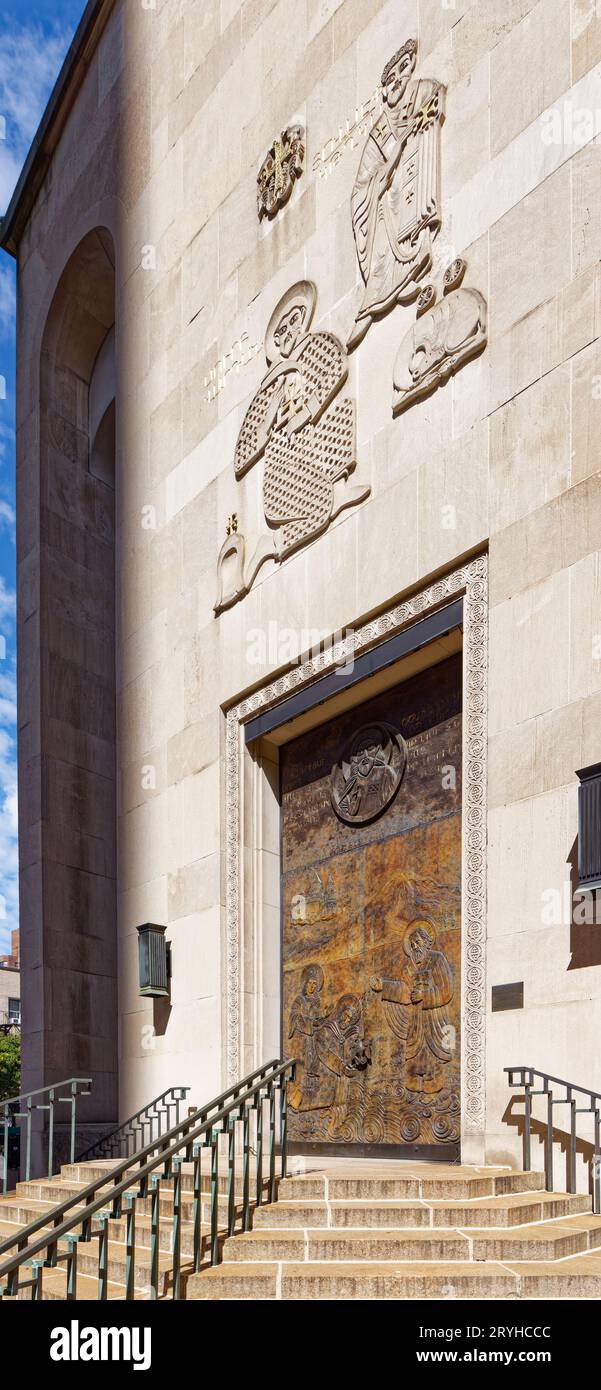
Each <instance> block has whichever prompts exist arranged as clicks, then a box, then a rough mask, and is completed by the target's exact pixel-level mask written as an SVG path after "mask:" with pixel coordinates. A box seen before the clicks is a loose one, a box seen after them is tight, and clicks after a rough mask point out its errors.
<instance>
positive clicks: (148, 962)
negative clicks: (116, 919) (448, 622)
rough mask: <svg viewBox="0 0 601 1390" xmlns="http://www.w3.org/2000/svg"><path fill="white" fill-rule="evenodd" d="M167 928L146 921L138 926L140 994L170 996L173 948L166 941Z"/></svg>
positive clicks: (160, 997) (160, 996) (154, 997)
mask: <svg viewBox="0 0 601 1390" xmlns="http://www.w3.org/2000/svg"><path fill="white" fill-rule="evenodd" d="M165 930H166V928H165V927H159V926H157V925H156V923H155V922H145V923H144V925H143V926H142V927H138V928H137V932H138V963H139V973H140V994H146V995H150V997H151V998H152V999H165V998H168V996H169V979H170V976H171V948H170V946H169V943H168V942H167V941H165Z"/></svg>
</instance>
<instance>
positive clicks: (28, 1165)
mask: <svg viewBox="0 0 601 1390" xmlns="http://www.w3.org/2000/svg"><path fill="white" fill-rule="evenodd" d="M25 1119H26V1120H27V1140H26V1149H25V1181H26V1182H29V1179H30V1177H31V1096H28V1097H27V1110H26V1114H25Z"/></svg>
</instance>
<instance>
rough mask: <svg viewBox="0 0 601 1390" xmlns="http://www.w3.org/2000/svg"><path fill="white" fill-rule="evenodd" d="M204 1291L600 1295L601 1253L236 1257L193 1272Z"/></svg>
mask: <svg viewBox="0 0 601 1390" xmlns="http://www.w3.org/2000/svg"><path fill="white" fill-rule="evenodd" d="M187 1297H188V1299H190V1300H196V1299H204V1300H207V1299H272V1300H277V1299H296V1300H311V1301H315V1300H324V1299H328V1300H338V1301H340V1300H348V1299H362V1300H373V1299H397V1300H401V1299H403V1300H404V1299H462V1298H466V1299H478V1300H480V1299H506V1298H516V1299H520V1298H527V1299H530V1298H540V1299H549V1298H551V1299H554V1298H561V1299H564V1298H586V1299H592V1298H599V1297H601V1259H600V1258H599V1257H598V1256H594V1255H581V1256H577V1257H576V1258H575V1259H574V1260H570V1261H567V1262H566V1263H565V1264H561V1263H556V1264H546V1263H544V1262H541V1263H539V1264H535V1265H533V1264H528V1263H525V1264H523V1265H520V1264H513V1265H511V1266H507V1265H503V1264H498V1263H495V1262H491V1263H490V1264H470V1263H468V1262H462V1263H454V1262H453V1261H449V1262H448V1263H447V1264H437V1263H436V1262H434V1261H430V1262H428V1263H423V1262H421V1261H416V1262H407V1264H404V1265H403V1264H395V1263H394V1262H390V1263H378V1262H375V1261H374V1262H373V1263H370V1264H368V1263H354V1262H351V1261H340V1262H338V1263H334V1262H330V1263H325V1264H323V1263H320V1262H319V1261H315V1262H313V1263H311V1262H306V1263H302V1264H295V1263H290V1264H268V1263H264V1264H261V1263H257V1264H252V1263H239V1264H236V1263H234V1262H233V1261H232V1262H231V1263H230V1262H229V1261H228V1262H227V1263H224V1264H222V1265H218V1266H216V1267H215V1268H213V1269H208V1270H205V1271H204V1272H203V1273H202V1274H197V1275H192V1277H191V1278H190V1280H189V1282H188V1290H187Z"/></svg>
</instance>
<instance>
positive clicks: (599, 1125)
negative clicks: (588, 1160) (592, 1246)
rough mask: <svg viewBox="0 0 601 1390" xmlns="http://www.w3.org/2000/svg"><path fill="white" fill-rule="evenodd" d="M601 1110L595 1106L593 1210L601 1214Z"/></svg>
mask: <svg viewBox="0 0 601 1390" xmlns="http://www.w3.org/2000/svg"><path fill="white" fill-rule="evenodd" d="M600 1141H601V1111H600V1110H599V1107H598V1106H595V1152H594V1154H593V1211H594V1212H596V1214H597V1216H599V1215H601V1142H600Z"/></svg>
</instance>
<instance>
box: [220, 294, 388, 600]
mask: <svg viewBox="0 0 601 1390" xmlns="http://www.w3.org/2000/svg"><path fill="white" fill-rule="evenodd" d="M316 300H317V290H316V288H315V285H314V284H313V283H312V282H311V281H310V280H300V281H298V282H297V283H296V284H294V285H291V286H290V289H289V290H287V291H286V293H285V294H284V295H282V297H281V299H280V300H279V301H278V303H277V304H276V307H275V309H274V311H273V313H272V315H271V318H270V320H269V324H268V326H267V331H266V335H265V357H266V361H267V368H268V370H267V372H266V374H265V376H264V377H263V380H262V382H261V384H260V386H259V389H258V391H257V393H256V395H255V396H254V398H253V400H252V401H251V404H250V406H249V408H248V410H247V412H246V415H245V417H244V420H243V422H242V427H241V430H240V434H239V435H238V441H237V444H236V450H235V456H234V472H235V475H236V478H237V479H241V478H243V477H244V476H245V474H246V473H247V472H248V470H249V469H250V468H252V467H253V466H254V464H256V463H258V462H259V461H262V462H263V488H262V495H263V509H264V514H265V522H266V525H267V528H268V529H267V530H266V531H265V533H264V534H263V535H262V536H260V537H259V540H258V543H257V545H256V547H255V550H254V553H253V554H252V556H251V557H250V559H249V561H248V564H247V566H246V569H245V572H244V577H243V579H242V580H241V581H240V582H239V585H238V589H237V592H235V593H233V594H229V596H228V606H229V604H230V603H232V602H235V601H236V599H238V598H242V597H243V596H244V594H246V593H248V591H249V589H250V588H251V586H252V584H253V582H254V579H255V577H256V575H257V573H258V571H259V569H260V567H261V565H263V564H264V563H265V562H266V561H267V560H273V561H275V562H276V563H280V562H281V561H283V560H285V559H287V557H288V556H289V555H291V554H292V553H293V552H294V551H295V550H298V549H300V547H301V546H303V545H306V544H307V543H308V542H309V541H311V540H314V539H315V537H317V536H319V535H321V533H322V532H323V531H325V530H327V527H328V526H329V524H330V522H331V521H333V519H334V517H336V516H338V514H339V513H340V512H341V511H343V510H344V509H345V508H347V507H353V506H356V505H357V504H358V503H359V502H362V501H363V500H364V498H366V497H367V496H368V495H369V492H370V488H369V485H367V484H364V485H358V486H355V487H349V486H348V479H349V477H350V475H351V474H352V473H353V472H354V470H355V468H356V460H355V407H354V403H353V401H352V400H350V398H349V397H343V399H342V400H338V401H335V397H336V396H338V395H339V393H340V391H341V388H342V386H343V385H344V383H345V381H346V378H347V375H348V361H347V356H346V353H345V350H344V348H343V346H342V343H341V342H340V341H339V339H338V338H336V337H335V336H334V334H333V333H312V332H311V322H312V319H313V314H314V312H315V305H316ZM240 544H242V541H241V542H240ZM226 558H227V556H226V553H225V552H224V551H223V550H222V553H221V556H220V557H219V561H218V598H217V602H216V604H215V612H216V613H219V612H221V610H222V608H223V607H225V606H226V605H225V604H224V602H223V600H220V598H219V594H220V593H221V592H222V590H223V584H222V576H221V569H222V565H223V562H224V561H225V559H226Z"/></svg>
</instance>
